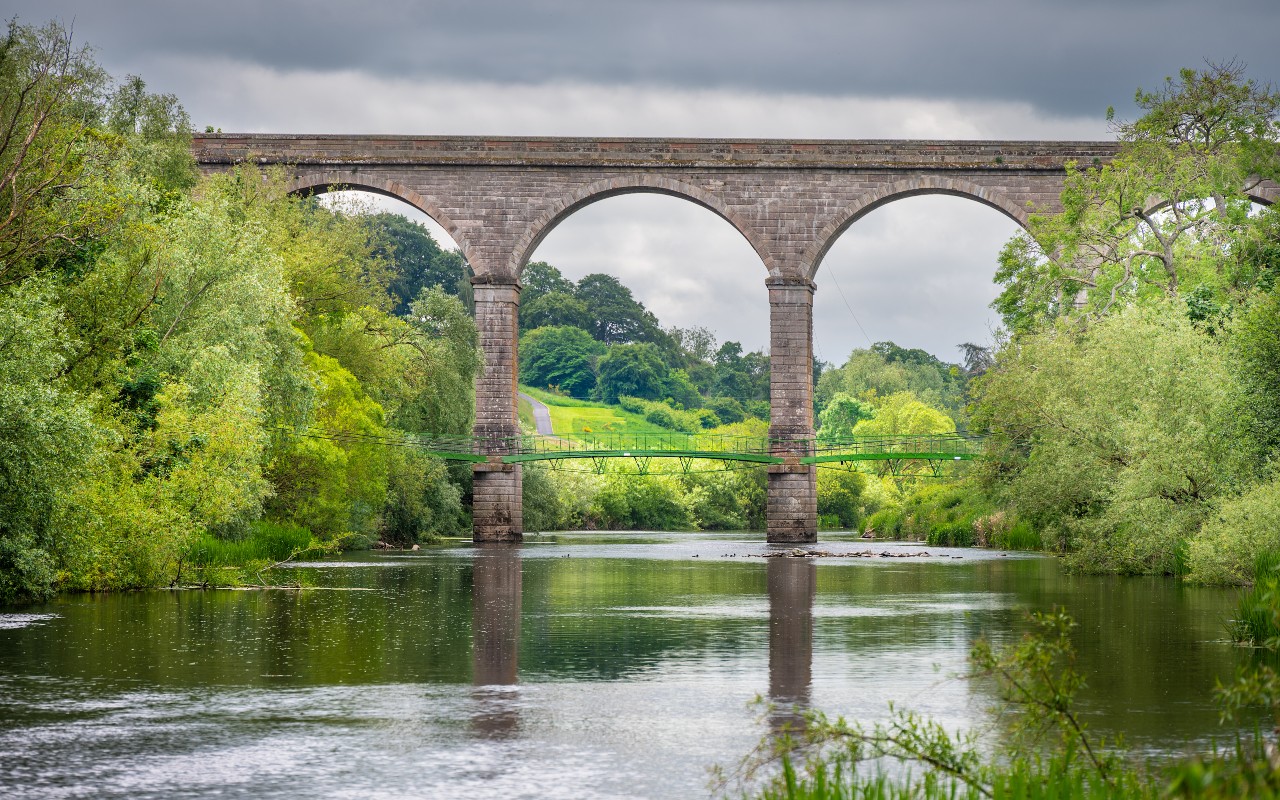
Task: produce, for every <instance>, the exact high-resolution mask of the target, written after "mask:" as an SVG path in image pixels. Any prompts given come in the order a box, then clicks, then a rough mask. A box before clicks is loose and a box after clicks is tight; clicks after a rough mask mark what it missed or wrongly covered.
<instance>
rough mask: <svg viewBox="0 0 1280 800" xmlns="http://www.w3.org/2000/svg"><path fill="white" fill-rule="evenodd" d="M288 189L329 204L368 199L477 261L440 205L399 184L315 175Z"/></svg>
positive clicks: (297, 180)
mask: <svg viewBox="0 0 1280 800" xmlns="http://www.w3.org/2000/svg"><path fill="white" fill-rule="evenodd" d="M287 188H288V191H289V193H290V194H294V195H319V196H320V197H321V198H322V199H323V198H324V197H329V198H331V200H330V201H329V202H333V200H341V199H342V198H343V197H364V198H365V200H366V201H367V202H368V203H369V204H370V205H372V206H373V207H375V208H377V209H379V210H385V211H387V212H388V213H395V214H400V215H402V216H405V217H407V218H409V219H412V220H413V221H415V222H417V223H419V224H421V225H423V226H424V227H426V228H427V230H428V231H430V232H431V234H432V237H433V238H435V239H436V241H437V242H438V243H440V244H444V243H446V242H449V243H451V244H452V247H453V248H455V249H457V250H458V251H459V252H460V253H462V255H463V257H464V258H466V260H467V261H468V262H471V261H474V258H472V253H471V244H470V242H468V241H467V238H466V236H465V235H464V231H463V229H462V228H461V227H459V226H458V225H457V224H456V223H455V222H454V221H453V220H452V219H451V218H450V217H449V215H448V214H446V213H445V212H444V211H443V210H442V209H441V208H440V205H439V203H437V202H436V201H435V200H434V199H433V198H431V197H427V196H425V195H422V194H420V193H418V192H416V191H414V190H413V189H410V188H409V187H407V186H405V185H404V184H402V183H400V182H399V181H393V180H384V179H382V178H377V177H374V176H369V175H365V176H355V175H337V174H332V173H311V174H307V175H300V176H298V177H297V178H294V179H293V180H292V181H290V182H289V185H288V187H287ZM406 206H407V208H406Z"/></svg>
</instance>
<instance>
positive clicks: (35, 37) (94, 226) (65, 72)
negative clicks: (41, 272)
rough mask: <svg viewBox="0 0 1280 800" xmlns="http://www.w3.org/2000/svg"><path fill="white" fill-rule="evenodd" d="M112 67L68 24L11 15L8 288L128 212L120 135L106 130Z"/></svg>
mask: <svg viewBox="0 0 1280 800" xmlns="http://www.w3.org/2000/svg"><path fill="white" fill-rule="evenodd" d="M106 84H107V76H106V73H104V72H103V71H102V69H101V68H100V67H98V65H97V64H95V63H94V62H93V59H92V57H91V55H90V52H89V50H88V49H87V48H81V49H76V48H74V47H73V45H72V42H71V33H70V31H68V30H67V29H66V28H64V27H63V26H62V25H61V24H59V23H49V24H48V25H46V26H45V27H43V28H33V27H29V26H24V25H19V24H18V23H17V21H16V20H11V21H10V22H9V26H8V31H7V33H6V34H5V36H4V39H3V41H0V286H3V285H11V284H13V283H15V282H17V281H20V280H22V279H23V278H25V277H26V276H28V275H30V274H32V273H33V272H35V271H37V270H38V269H40V268H42V267H48V266H50V265H53V264H55V263H57V262H58V261H60V260H61V259H62V258H65V257H66V256H67V255H68V254H71V253H74V252H75V251H76V250H77V249H78V248H80V247H83V246H84V245H85V244H86V243H87V242H88V241H89V240H91V239H92V238H93V237H95V236H97V235H99V234H101V233H103V232H104V231H106V230H107V229H108V227H109V226H110V225H111V224H112V223H114V222H115V220H116V219H118V218H119V216H120V214H121V213H123V211H124V206H123V204H122V203H121V202H120V201H119V199H117V198H114V197H113V194H114V192H113V187H112V186H111V185H110V183H109V180H108V179H109V177H110V170H111V164H112V162H113V161H114V159H115V158H116V157H117V156H118V145H119V140H113V139H111V138H110V137H103V136H100V135H98V129H97V125H98V124H99V121H100V117H101V111H102V110H101V107H100V105H99V103H98V98H99V97H100V96H101V95H102V94H103V92H105V90H106Z"/></svg>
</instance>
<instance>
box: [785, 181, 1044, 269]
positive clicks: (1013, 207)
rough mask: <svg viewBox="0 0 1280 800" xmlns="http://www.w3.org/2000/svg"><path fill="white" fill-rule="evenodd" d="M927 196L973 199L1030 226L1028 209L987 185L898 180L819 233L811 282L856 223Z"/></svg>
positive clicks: (811, 260) (810, 258) (810, 256)
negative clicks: (890, 207)
mask: <svg viewBox="0 0 1280 800" xmlns="http://www.w3.org/2000/svg"><path fill="white" fill-rule="evenodd" d="M926 195H943V196H949V197H957V198H962V199H965V200H970V201H973V202H975V203H979V204H981V205H984V206H987V207H989V208H993V209H995V210H996V211H999V212H1000V213H1001V214H1003V215H1005V216H1006V217H1008V218H1009V219H1010V220H1012V221H1013V222H1014V223H1015V224H1017V225H1018V226H1019V227H1020V228H1022V229H1024V230H1026V229H1027V226H1028V220H1029V217H1030V212H1029V211H1028V210H1027V209H1025V208H1022V207H1020V206H1019V205H1018V204H1017V203H1015V202H1013V201H1012V200H1010V199H1009V198H1008V197H1006V196H1004V195H1003V194H1002V193H1000V192H998V191H995V190H993V189H989V188H987V187H985V186H979V185H977V184H975V183H970V182H969V181H963V180H956V179H951V178H917V179H913V180H906V181H899V182H897V183H894V184H891V185H889V186H885V187H883V188H881V189H878V190H876V191H874V192H870V193H868V194H867V195H865V196H864V197H862V198H861V199H859V200H858V202H856V203H854V204H853V205H851V206H849V207H848V208H845V209H844V210H843V211H842V212H841V213H840V214H838V215H837V216H836V217H835V218H834V219H833V220H831V221H830V222H829V223H828V224H827V225H826V226H825V227H824V228H823V229H822V231H821V232H819V234H818V236H817V237H816V239H815V241H814V244H813V245H812V248H811V251H810V252H809V253H807V254H806V256H807V258H806V262H807V263H809V264H810V265H811V266H810V268H809V277H810V278H811V279H812V278H813V277H814V276H815V275H816V274H817V272H818V268H819V267H820V266H821V265H822V262H823V260H824V259H825V258H826V255H827V253H828V251H830V249H831V247H832V245H833V244H835V242H836V240H837V239H839V238H840V237H841V236H842V235H843V234H844V233H845V231H847V230H848V229H849V228H850V226H852V225H853V224H854V223H855V222H857V221H858V220H860V219H862V218H863V217H865V216H866V215H867V214H870V213H871V212H872V211H875V210H876V209H878V208H882V207H883V206H886V205H889V204H891V203H895V202H898V201H902V200H905V199H908V198H912V197H921V196H926Z"/></svg>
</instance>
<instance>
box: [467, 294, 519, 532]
mask: <svg viewBox="0 0 1280 800" xmlns="http://www.w3.org/2000/svg"><path fill="white" fill-rule="evenodd" d="M471 283H472V286H473V287H474V293H475V304H476V327H477V328H478V329H479V331H480V349H481V350H482V351H483V353H484V366H483V367H482V369H481V372H480V377H479V378H477V379H476V425H475V434H476V436H479V437H482V438H483V439H484V448H485V453H486V454H487V455H488V456H489V460H488V461H487V462H485V463H483V464H476V465H475V466H474V467H473V468H472V469H473V472H472V489H473V493H472V497H473V500H472V506H471V509H472V512H471V513H472V526H473V534H472V536H473V539H474V540H475V541H476V542H519V541H521V540H522V539H523V538H524V513H523V499H522V497H521V490H522V483H521V474H520V465H519V464H504V463H502V461H501V460H500V458H501V456H504V455H507V454H509V453H511V452H513V449H514V448H513V444H514V439H515V437H518V436H519V435H520V424H519V423H518V422H517V421H516V377H517V376H516V339H517V337H518V335H519V328H518V324H517V322H518V319H519V313H520V284H519V282H517V281H516V280H515V279H513V278H507V277H506V276H502V275H477V276H476V277H475V278H473V279H472V281H471Z"/></svg>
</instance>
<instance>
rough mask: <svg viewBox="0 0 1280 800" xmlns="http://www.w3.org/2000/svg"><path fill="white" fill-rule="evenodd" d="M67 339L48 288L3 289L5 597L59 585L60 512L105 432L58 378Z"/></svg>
mask: <svg viewBox="0 0 1280 800" xmlns="http://www.w3.org/2000/svg"><path fill="white" fill-rule="evenodd" d="M68 344H69V343H68V342H67V341H66V339H65V335H64V332H63V330H62V327H61V324H60V320H59V315H58V311H57V308H56V307H55V306H54V305H53V304H52V302H51V298H50V296H49V293H48V292H47V290H46V289H45V288H44V287H41V286H40V285H39V284H38V283H36V282H29V283H28V284H26V285H25V286H23V287H21V288H20V289H19V290H18V291H15V292H12V293H9V294H0V386H3V387H4V389H3V391H0V603H9V602H13V601H14V600H17V599H25V598H31V597H35V598H40V597H46V596H48V595H49V593H50V592H51V591H52V590H53V587H54V583H55V579H56V574H55V570H56V561H55V558H54V553H55V552H56V550H57V549H58V548H60V547H62V546H64V544H65V538H64V537H62V536H61V530H60V526H59V522H60V519H59V517H60V512H61V510H62V508H63V507H64V505H65V504H66V503H67V502H68V495H69V488H70V487H71V486H73V485H74V483H75V481H76V480H77V479H78V478H79V477H80V476H82V475H83V474H84V472H85V468H86V464H85V461H86V460H87V459H89V458H91V454H92V452H93V448H94V446H95V445H96V443H97V442H96V440H97V439H98V437H99V436H100V433H99V432H98V430H97V429H96V428H95V426H94V425H93V423H92V421H91V419H90V415H89V409H88V407H87V404H86V403H85V402H84V401H83V400H82V399H81V398H79V397H77V396H76V395H75V394H72V393H69V392H67V391H66V390H65V389H63V388H62V387H60V385H59V384H58V382H57V381H56V379H57V377H58V374H59V372H60V371H61V370H62V368H63V366H64V364H65V356H64V353H65V351H66V348H67V346H68Z"/></svg>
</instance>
